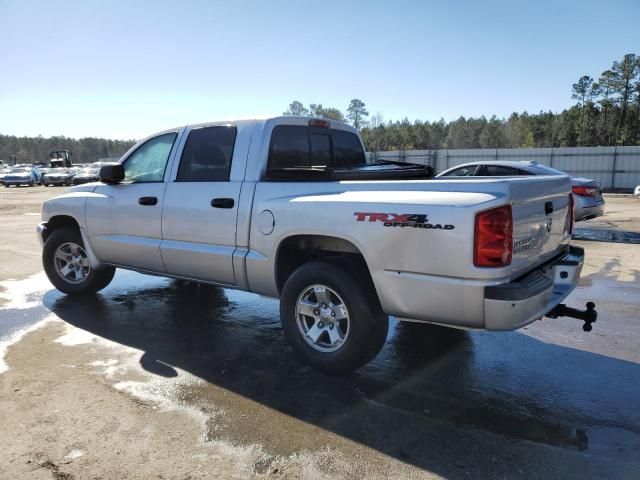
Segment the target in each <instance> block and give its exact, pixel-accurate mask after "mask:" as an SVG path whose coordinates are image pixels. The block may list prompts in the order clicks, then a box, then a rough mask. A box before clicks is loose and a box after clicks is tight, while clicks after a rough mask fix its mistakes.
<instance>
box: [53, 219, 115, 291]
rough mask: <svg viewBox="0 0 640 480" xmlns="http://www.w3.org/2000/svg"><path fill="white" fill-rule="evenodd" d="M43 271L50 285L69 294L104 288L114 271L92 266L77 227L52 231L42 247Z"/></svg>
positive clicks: (109, 268) (111, 268) (113, 269)
mask: <svg viewBox="0 0 640 480" xmlns="http://www.w3.org/2000/svg"><path fill="white" fill-rule="evenodd" d="M42 264H43V266H44V271H45V272H46V274H47V277H49V280H50V281H51V283H53V285H54V286H55V287H56V288H57V289H58V290H60V291H61V292H63V293H66V294H69V295H92V294H94V293H96V292H98V291H100V290H102V289H103V288H105V287H106V286H107V285H109V283H110V282H111V280H112V279H113V275H114V274H115V271H116V269H115V268H113V267H100V268H93V267H91V265H90V263H89V257H88V256H87V252H86V250H85V249H84V243H83V241H82V236H81V235H80V232H78V230H77V229H74V228H70V227H65V228H61V229H59V230H55V231H53V232H52V233H51V234H50V235H49V237H48V238H47V241H46V242H45V244H44V248H43V250H42Z"/></svg>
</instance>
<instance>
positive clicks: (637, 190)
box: [633, 185, 640, 196]
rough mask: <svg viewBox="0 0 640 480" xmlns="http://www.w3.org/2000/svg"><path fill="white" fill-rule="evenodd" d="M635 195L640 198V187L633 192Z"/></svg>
mask: <svg viewBox="0 0 640 480" xmlns="http://www.w3.org/2000/svg"><path fill="white" fill-rule="evenodd" d="M633 194H634V195H638V196H640V185H638V186H637V187H636V189H635V190H634V191H633Z"/></svg>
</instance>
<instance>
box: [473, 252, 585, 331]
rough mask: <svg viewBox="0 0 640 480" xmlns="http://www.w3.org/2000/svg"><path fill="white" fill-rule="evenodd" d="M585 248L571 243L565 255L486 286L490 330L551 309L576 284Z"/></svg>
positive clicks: (519, 323)
mask: <svg viewBox="0 0 640 480" xmlns="http://www.w3.org/2000/svg"><path fill="white" fill-rule="evenodd" d="M583 264H584V249H582V248H579V247H571V248H570V250H569V251H568V252H567V253H566V254H565V255H563V256H561V257H559V258H556V259H555V260H553V261H551V262H550V263H548V264H546V265H543V266H542V267H539V268H537V269H535V270H534V271H532V272H530V273H528V274H527V275H526V276H524V277H522V278H520V279H519V280H517V281H514V282H510V283H505V284H502V285H495V286H491V287H486V288H485V299H484V310H485V312H484V313H485V328H486V329H487V330H515V329H517V328H521V327H523V326H525V325H527V324H529V323H531V322H533V321H535V320H538V319H540V318H542V317H543V316H545V315H546V314H547V313H549V312H550V311H551V310H553V308H554V307H555V306H556V305H558V304H560V303H561V302H562V301H563V300H564V299H565V298H566V297H567V296H568V295H569V294H570V293H571V292H572V291H573V289H574V288H575V287H576V285H577V283H578V280H580V272H581V271H582V266H583Z"/></svg>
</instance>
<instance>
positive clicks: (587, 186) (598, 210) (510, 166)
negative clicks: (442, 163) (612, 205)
mask: <svg viewBox="0 0 640 480" xmlns="http://www.w3.org/2000/svg"><path fill="white" fill-rule="evenodd" d="M522 175H569V174H568V173H566V172H563V171H561V170H556V169H555V168H551V167H548V166H546V165H541V164H539V163H538V162H536V161H527V162H516V161H506V160H505V161H500V160H496V161H485V162H469V163H463V164H462V165H456V166H455V167H451V168H449V169H448V170H445V171H444V172H442V173H439V174H438V175H436V178H450V177H476V178H477V177H518V176H522ZM569 176H570V177H571V175H569ZM571 191H572V193H573V204H574V205H575V211H576V213H575V221H576V222H579V221H580V220H589V219H590V218H595V217H599V216H601V215H604V198H603V197H602V186H601V184H600V182H598V181H597V180H592V179H589V178H582V177H571Z"/></svg>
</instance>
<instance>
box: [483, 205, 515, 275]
mask: <svg viewBox="0 0 640 480" xmlns="http://www.w3.org/2000/svg"><path fill="white" fill-rule="evenodd" d="M473 245H474V250H473V264H474V265H475V266H476V267H493V268H496V267H506V266H507V265H510V264H511V257H512V255H513V218H512V215H511V205H505V206H503V207H498V208H493V209H491V210H487V211H486V212H480V213H478V214H477V215H476V225H475V239H474V244H473Z"/></svg>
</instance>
